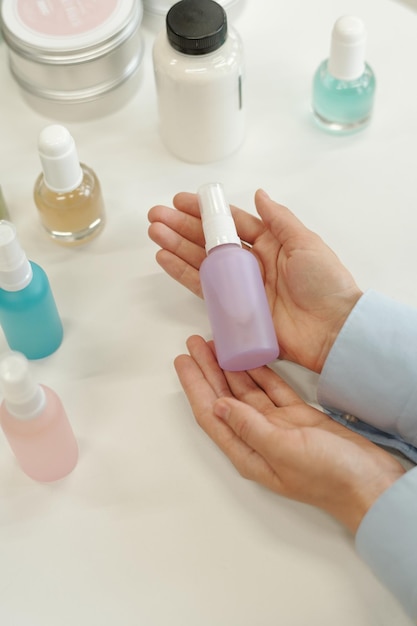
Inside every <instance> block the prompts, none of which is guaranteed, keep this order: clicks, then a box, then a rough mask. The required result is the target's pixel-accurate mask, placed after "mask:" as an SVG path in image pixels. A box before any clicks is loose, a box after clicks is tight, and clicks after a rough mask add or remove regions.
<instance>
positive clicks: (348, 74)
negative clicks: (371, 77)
mask: <svg viewBox="0 0 417 626" xmlns="http://www.w3.org/2000/svg"><path fill="white" fill-rule="evenodd" d="M365 52H366V29H365V25H364V23H363V22H362V20H361V19H359V18H358V17H353V16H350V15H345V16H343V17H340V18H339V19H338V20H337V21H336V23H335V25H334V26H333V31H332V42H331V47H330V56H329V62H328V66H327V67H328V70H329V74H331V75H332V76H334V78H337V79H339V80H355V79H356V78H359V77H360V76H362V74H363V72H364V70H365Z"/></svg>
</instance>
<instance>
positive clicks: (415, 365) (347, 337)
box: [318, 291, 417, 446]
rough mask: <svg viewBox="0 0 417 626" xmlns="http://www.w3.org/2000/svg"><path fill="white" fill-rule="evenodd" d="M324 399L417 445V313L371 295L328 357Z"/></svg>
mask: <svg viewBox="0 0 417 626" xmlns="http://www.w3.org/2000/svg"><path fill="white" fill-rule="evenodd" d="M318 401H319V403H320V404H321V405H322V406H324V407H327V408H329V409H330V410H336V411H342V412H343V413H345V414H348V415H354V416H356V417H358V418H360V419H361V420H363V421H364V422H366V423H367V424H370V425H371V426H374V427H375V428H378V429H380V430H382V431H385V432H387V433H391V434H394V435H396V436H399V437H401V438H402V439H403V440H404V441H406V442H408V443H410V444H412V445H413V446H417V310H416V309H413V308H412V307H409V306H406V305H404V304H401V303H399V302H396V301H395V300H392V299H391V298H388V297H386V296H384V295H381V294H379V293H376V292H375V291H368V292H366V293H365V294H364V295H363V296H362V298H360V300H359V302H358V303H357V304H356V306H355V308H354V309H353V311H352V312H351V314H350V316H349V317H348V319H347V320H346V322H345V324H344V326H343V328H342V330H341V331H340V333H339V335H338V337H337V339H336V341H335V343H334V345H333V347H332V349H331V350H330V353H329V355H328V357H327V359H326V362H325V364H324V367H323V371H322V373H321V376H320V378H319V385H318Z"/></svg>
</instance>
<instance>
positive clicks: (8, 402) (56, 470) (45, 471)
mask: <svg viewBox="0 0 417 626" xmlns="http://www.w3.org/2000/svg"><path fill="white" fill-rule="evenodd" d="M0 387H1V390H2V393H3V397H4V400H3V402H2V404H1V406H0V424H1V427H2V429H3V431H4V434H5V435H6V438H7V439H8V441H9V444H10V447H11V448H12V450H13V452H14V454H15V455H16V458H17V460H18V462H19V465H20V466H21V468H22V470H23V471H24V472H25V473H26V474H27V475H28V476H30V477H31V478H33V479H34V480H38V481H40V482H52V481H54V480H58V479H60V478H63V477H64V476H66V475H67V474H69V472H71V470H73V469H74V467H75V465H76V464H77V460H78V446H77V442H76V439H75V437H74V434H73V432H72V429H71V426H70V423H69V421H68V418H67V416H66V413H65V410H64V407H63V406H62V402H61V400H60V399H59V398H58V396H57V395H56V393H55V392H54V391H52V389H49V387H45V386H44V385H39V384H37V383H35V382H34V381H33V380H32V378H31V376H30V372H29V364H28V361H27V359H26V357H25V356H24V355H23V354H21V353H20V352H8V353H7V354H5V355H3V357H2V358H1V359H0Z"/></svg>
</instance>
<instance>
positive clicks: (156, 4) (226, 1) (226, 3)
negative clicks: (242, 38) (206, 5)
mask: <svg viewBox="0 0 417 626" xmlns="http://www.w3.org/2000/svg"><path fill="white" fill-rule="evenodd" d="M238 1H239V0H219V4H221V5H222V7H224V8H225V9H228V8H229V7H231V6H233V5H234V4H236V3H237V2H238ZM176 2H178V0H143V8H144V9H145V11H146V12H148V13H153V14H155V15H166V14H167V13H168V11H169V9H170V8H171V7H172V5H174V4H175V3H176Z"/></svg>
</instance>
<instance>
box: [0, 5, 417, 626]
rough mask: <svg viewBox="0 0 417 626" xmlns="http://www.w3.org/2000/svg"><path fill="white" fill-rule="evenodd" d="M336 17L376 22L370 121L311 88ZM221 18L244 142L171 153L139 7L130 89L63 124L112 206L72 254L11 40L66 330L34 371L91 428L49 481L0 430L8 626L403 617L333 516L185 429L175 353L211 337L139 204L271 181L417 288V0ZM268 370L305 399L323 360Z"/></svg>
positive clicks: (352, 265) (267, 9)
mask: <svg viewBox="0 0 417 626" xmlns="http://www.w3.org/2000/svg"><path fill="white" fill-rule="evenodd" d="M346 13H351V14H357V15H359V16H361V17H362V18H363V19H364V21H365V23H366V26H367V29H368V33H369V44H368V62H369V63H370V64H371V66H372V67H373V69H374V71H375V73H376V76H377V81H378V84H377V97H376V105H375V111H374V116H373V120H372V123H371V125H370V127H369V128H368V129H366V130H365V131H364V132H362V133H360V134H357V135H352V136H349V137H333V136H330V135H327V134H325V133H323V132H322V131H321V130H319V129H318V128H316V127H315V125H314V123H313V122H312V118H311V113H310V88H311V80H312V76H313V73H314V71H315V69H316V67H317V65H318V64H319V62H320V61H321V60H322V59H323V58H325V57H326V56H327V54H328V49H329V42H330V31H331V28H332V25H333V22H334V21H335V19H337V17H339V16H340V15H342V14H346ZM230 20H231V22H232V23H233V24H234V25H235V27H236V28H237V29H238V30H239V32H240V34H241V36H242V38H243V41H244V45H245V52H246V68H247V74H246V106H247V113H248V130H247V138H246V141H245V144H244V146H243V147H242V148H241V150H240V151H239V152H238V153H237V154H236V155H234V156H233V157H231V158H229V159H227V160H225V161H223V162H220V163H215V164H210V165H189V164H186V163H183V162H180V161H178V160H177V159H175V158H174V157H172V156H171V155H170V154H168V153H167V151H166V150H165V148H164V147H163V145H162V144H161V141H160V138H159V136H158V126H157V115H156V95H155V88H154V82H153V74H152V60H151V47H152V42H153V39H154V36H155V33H156V29H157V28H159V27H161V26H162V23H161V24H159V26H158V25H157V24H155V23H151V22H150V21H149V20H146V21H145V22H144V24H143V35H144V38H145V44H146V50H145V56H144V60H143V72H144V76H143V82H142V84H141V86H140V87H139V89H138V91H137V93H136V95H135V97H134V98H133V100H131V101H130V102H129V103H128V104H127V105H126V106H125V107H124V108H123V109H121V110H120V111H118V112H117V113H115V114H113V115H110V116H107V117H105V118H102V119H97V120H94V121H90V122H88V123H87V122H77V123H70V124H67V126H68V128H69V129H70V131H71V132H72V134H73V136H74V138H75V140H76V142H77V146H78V152H79V156H80V158H81V160H82V161H84V162H85V163H87V164H88V165H90V166H91V167H93V169H94V170H95V171H96V173H97V174H98V176H99V178H100V180H101V183H102V187H103V194H104V198H105V202H106V208H107V225H106V228H105V230H104V231H103V233H102V234H101V235H100V237H99V238H98V239H97V240H95V241H94V242H92V243H91V244H89V245H88V246H86V247H82V248H79V249H76V250H74V249H64V248H61V247H59V246H57V245H56V244H54V243H52V242H50V241H49V240H48V238H47V237H46V235H45V234H44V233H43V231H42V229H41V227H40V223H39V219H38V216H37V212H36V209H35V206H34V202H33V198H32V188H33V183H34V181H35V179H36V177H37V175H38V173H39V171H40V164H39V160H38V156H37V153H36V143H37V136H38V133H39V131H40V130H41V129H42V128H43V127H44V126H45V125H46V124H48V123H50V122H51V121H52V120H50V119H49V118H46V117H42V116H41V115H39V114H37V113H35V112H34V111H33V110H32V109H31V108H29V106H28V105H27V104H26V103H25V101H24V100H23V99H22V97H21V95H20V93H19V91H18V89H17V86H16V85H15V83H14V81H13V79H12V78H11V76H10V74H9V71H8V68H7V55H6V48H5V44H4V43H2V44H0V184H1V185H2V188H3V192H4V195H5V197H6V200H7V202H8V204H9V209H10V213H11V217H12V219H13V221H14V222H15V224H16V226H17V229H18V234H19V238H20V241H21V244H22V246H23V247H24V248H25V250H26V252H27V254H28V256H29V258H31V259H32V260H34V261H36V262H38V263H39V264H40V265H42V266H43V267H44V269H45V270H46V271H47V273H48V275H49V278H50V281H51V284H52V287H53V291H54V294H55V297H56V300H57V303H58V307H59V310H60V312H61V315H62V318H63V322H64V327H65V338H64V342H63V344H62V346H61V347H60V349H59V350H58V351H57V352H56V353H55V354H54V355H52V356H50V357H48V358H47V359H44V360H42V361H38V362H33V364H32V371H33V373H34V376H35V377H36V378H37V379H38V380H39V381H40V382H43V383H44V384H46V385H49V386H50V387H53V388H54V389H55V391H56V392H57V393H58V394H59V395H60V397H61V399H62V400H63V403H64V405H65V407H66V409H67V413H68V415H69V417H70V419H71V422H72V424H73V427H74V430H75V432H76V435H77V437H78V440H79V444H80V460H79V464H78V466H77V468H76V469H75V470H74V472H73V473H72V474H71V475H70V476H69V477H67V478H66V479H64V480H63V481H60V482H59V483H56V484H53V485H42V484H37V483H35V482H33V481H31V480H30V479H29V478H27V477H26V476H25V475H24V474H23V473H22V472H21V471H20V469H19V468H18V466H17V464H16V462H15V460H14V458H13V457H12V455H11V452H10V450H9V447H8V444H7V442H6V440H5V438H4V437H3V436H1V438H0V624H1V626H58V625H59V626H75V625H77V626H87V625H88V626H92V625H94V626H95V625H100V626H115V625H116V624H117V625H123V626H139V625H140V626H142V625H143V626H162V625H164V626H165V625H167V624H175V625H180V626H185V625H187V626H197V625H198V626H272V625H276V624H279V625H282V626H305V625H306V624H309V626H315V625H317V626H318V625H320V626H323V625H326V626H327V625H336V624H337V626H352V625H353V624H354V625H355V626H392V625H393V624H395V626H406V625H407V624H409V621H408V620H407V618H406V617H405V616H404V613H403V611H402V609H401V608H400V607H399V606H398V604H397V603H396V601H395V600H394V599H393V598H392V597H391V596H390V594H389V593H388V592H387V591H386V590H385V589H384V588H383V587H382V586H381V585H380V584H379V583H378V582H377V580H376V579H375V578H374V576H373V575H372V573H371V572H370V571H369V570H368V569H367V567H366V565H364V564H363V563H362V562H361V561H360V559H359V557H358V556H357V555H356V553H355V549H354V542H353V539H352V537H350V536H349V534H348V533H347V532H346V531H345V530H344V529H343V528H342V527H341V526H339V524H338V523H336V522H335V521H333V520H332V519H330V518H329V517H328V516H327V515H326V514H324V513H321V512H320V511H318V510H315V509H314V508H311V507H308V506H304V505H302V504H298V503H293V502H290V501H287V500H284V499H282V498H280V497H278V496H276V495H274V494H272V493H269V492H267V491H266V490H265V489H262V488H261V487H259V486H258V485H256V484H252V483H250V482H247V481H245V480H243V479H242V478H240V476H238V474H237V473H236V471H235V470H234V468H233V467H232V466H231V464H230V463H229V461H228V460H227V459H226V458H224V457H223V456H222V454H221V453H220V452H219V451H218V450H217V449H216V448H215V446H214V445H213V444H212V443H211V441H210V440H209V439H208V438H207V437H206V436H205V435H204V433H203V432H201V431H200V429H199V428H198V427H197V425H196V424H195V422H194V419H193V416H192V414H191V411H190V409H189V407H188V404H187V402H186V400H185V397H184V395H183V393H182V390H181V388H180V385H179V382H178V381H177V378H176V376H175V373H174V370H173V366H172V361H173V359H174V357H175V356H176V355H177V354H178V353H180V352H182V351H183V350H184V342H185V339H186V338H187V336H189V335H190V334H193V333H199V334H203V335H204V336H206V337H208V336H209V335H210V331H209V327H208V323H207V318H206V314H205V310H204V304H203V302H200V301H198V300H197V299H196V298H195V297H193V296H192V295H191V294H189V293H188V292H187V291H186V290H185V289H183V288H182V287H181V286H180V285H177V284H176V283H174V281H172V280H171V279H170V278H168V277H167V276H166V275H164V273H163V272H162V271H161V270H160V269H159V267H158V266H157V264H156V262H155V260H154V254H155V251H156V246H155V245H154V244H153V243H152V242H151V241H150V240H149V239H148V237H147V228H148V223H147V211H148V209H149V208H150V207H151V206H152V205H154V204H159V203H163V204H170V202H171V198H172V196H173V195H174V194H175V193H176V192H177V191H180V190H189V191H195V190H196V189H197V187H198V186H199V185H200V184H202V183H204V182H209V181H212V180H217V181H220V182H223V184H224V185H225V189H226V192H227V195H228V198H229V200H230V202H233V203H234V204H237V205H240V206H241V207H243V208H246V209H247V210H248V211H254V206H253V194H254V191H255V189H256V188H257V187H263V188H265V189H266V190H267V191H268V192H269V194H270V195H271V196H273V197H274V198H275V199H276V200H278V201H280V202H282V203H285V204H287V205H288V206H289V207H290V208H291V209H292V210H293V211H294V212H295V213H296V214H297V215H298V216H299V217H300V218H301V219H302V220H303V221H304V222H305V223H306V224H307V225H308V226H309V227H310V228H312V229H314V230H316V231H317V232H319V233H320V235H322V237H323V238H324V239H325V240H326V241H327V243H329V244H330V246H331V247H332V248H333V249H334V250H335V251H336V252H337V253H338V254H339V256H340V258H341V259H342V261H343V262H344V263H345V264H346V265H347V266H348V267H349V269H350V270H351V271H352V272H353V274H354V275H355V277H356V279H357V281H358V283H359V285H360V287H361V288H362V289H367V288H368V287H373V288H376V289H377V290H380V291H382V292H384V293H386V294H388V295H391V296H394V297H396V298H398V299H400V300H403V301H404V302H408V303H411V304H413V305H417V290H416V282H415V273H416V267H417V245H416V241H415V240H416V232H417V184H416V152H415V141H416V137H417V114H416V101H417V81H416V58H417V13H416V12H414V11H413V9H412V8H411V6H406V4H400V3H398V2H395V1H394V0H366V1H365V0H344V1H343V0H316V1H315V2H314V3H313V2H308V1H305V0H291V2H284V1H283V0H247V1H246V3H244V4H241V8H240V10H239V11H237V10H233V11H232V12H231V14H230ZM381 341H383V337H381ZM6 347H7V346H6V343H5V341H4V339H3V338H1V339H0V349H2V350H4V349H6ZM277 369H278V370H279V371H281V372H282V373H284V374H285V376H286V377H288V379H289V380H290V381H292V382H293V384H294V385H295V387H296V389H297V390H300V391H301V392H302V393H303V394H304V395H305V397H306V398H307V399H309V400H312V401H314V397H315V396H314V393H315V383H316V379H315V377H314V376H313V375H312V374H309V373H308V372H304V371H300V370H299V369H298V368H297V367H295V366H293V365H290V364H285V363H280V364H279V365H278V366H277Z"/></svg>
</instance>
